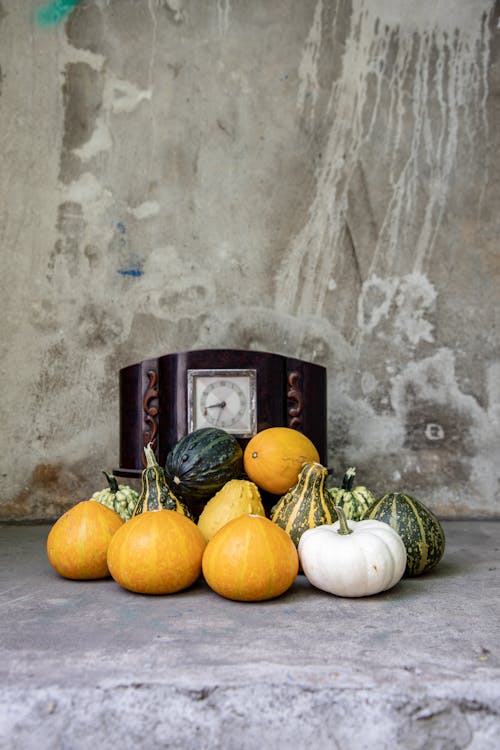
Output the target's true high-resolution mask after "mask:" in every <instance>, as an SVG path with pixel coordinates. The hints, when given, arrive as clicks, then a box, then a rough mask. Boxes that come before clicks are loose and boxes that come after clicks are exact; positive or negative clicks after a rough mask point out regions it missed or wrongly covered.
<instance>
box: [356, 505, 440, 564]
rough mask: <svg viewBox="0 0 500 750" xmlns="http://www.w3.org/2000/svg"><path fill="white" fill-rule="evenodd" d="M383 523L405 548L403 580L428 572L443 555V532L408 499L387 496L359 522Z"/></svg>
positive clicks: (421, 507) (422, 507) (432, 517)
mask: <svg viewBox="0 0 500 750" xmlns="http://www.w3.org/2000/svg"><path fill="white" fill-rule="evenodd" d="M367 518H373V519H376V520H377V521H384V522H385V523H388V524H389V526H392V528H393V529H394V530H395V531H397V532H398V534H399V536H400V537H401V538H402V540H403V542H404V545H405V547H406V555H407V561H406V570H405V576H419V575H421V574H422V573H426V572H427V571H428V570H431V568H433V567H434V566H435V565H437V564H438V562H439V561H440V560H441V558H442V556H443V555H444V548H445V536H444V531H443V528H442V526H441V524H440V523H439V521H438V519H437V518H436V516H435V515H434V513H433V512H432V511H431V510H430V509H429V508H428V507H427V506H426V505H424V503H422V502H421V501H420V500H415V499H414V498H412V497H410V496H409V495H404V494H401V493H397V492H389V493H387V494H386V495H384V496H383V497H381V498H380V499H379V500H376V501H375V503H374V504H373V505H372V506H371V507H370V508H368V510H367V511H365V513H364V514H363V520H365V519H367Z"/></svg>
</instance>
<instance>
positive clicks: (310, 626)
mask: <svg viewBox="0 0 500 750" xmlns="http://www.w3.org/2000/svg"><path fill="white" fill-rule="evenodd" d="M443 525H444V529H445V533H446V536H447V550H446V554H445V557H444V558H443V560H442V561H441V562H440V563H439V565H438V566H437V567H436V568H435V569H434V571H432V572H430V573H429V574H427V575H425V576H422V577H420V578H413V579H403V580H402V581H401V582H400V583H399V584H398V585H397V586H396V587H395V588H394V589H392V590H390V591H388V592H385V593H383V594H379V595H377V596H374V597H368V598H364V599H340V598H337V597H334V596H331V595H329V594H325V593H323V592H321V591H319V590H317V589H313V588H312V587H311V586H310V585H309V584H308V583H307V581H306V580H305V578H304V577H303V576H298V577H297V579H296V582H295V583H294V584H293V586H292V588H291V589H290V590H289V591H288V592H287V593H286V594H284V595H283V596H282V597H280V598H278V599H276V600H274V601H269V602H262V603H239V602H232V601H229V600H226V599H222V598H221V597H219V596H218V595H217V594H215V593H214V592H213V591H211V590H210V589H209V588H208V587H207V585H206V584H205V583H204V581H203V580H201V581H199V582H198V583H197V584H196V585H195V586H193V587H192V588H191V589H189V590H188V591H185V592H182V593H180V594H176V595H172V596H159V597H147V596H140V595H136V594H131V593H129V592H127V591H125V590H123V589H121V588H120V587H119V586H118V584H116V583H114V582H113V581H112V580H105V581H94V582H75V581H68V580H64V579H62V578H60V577H59V576H58V575H57V574H56V573H55V572H54V571H53V570H52V569H51V568H50V566H49V563H48V561H47V559H46V554H45V540H46V537H47V533H48V527H46V526H45V527H44V526H28V527H27V526H5V525H4V526H0V591H1V593H0V601H1V603H2V618H1V620H0V747H2V750H17V749H18V748H23V750H53V748H71V750H87V748H95V747H105V746H108V744H109V742H110V740H111V741H112V742H113V744H114V745H116V746H117V747H121V748H124V749H125V750H126V749H128V748H135V747H140V748H144V749H145V750H149V749H150V748H151V749H153V748H154V749H155V750H156V749H157V748H182V750H184V749H185V748H193V747H196V748H200V750H205V749H207V748H224V750H233V749H234V750H236V749H238V750H253V749H254V748H262V747H266V748H267V747H269V748H271V747H272V748H278V750H281V749H283V750H285V748H286V749H288V748H290V747H294V748H300V749H302V748H309V747H328V748H346V749H347V750H350V749H351V748H352V750H370V749H371V748H377V750H393V748H404V749H405V750H451V749H452V748H453V750H465V749H466V748H467V750H498V737H499V736H500V658H499V656H500V655H499V645H498V622H499V618H500V600H499V597H498V582H499V577H498V559H499V558H498V553H499V542H498V538H499V534H500V523H498V522H493V521H474V522H473V521H469V522H466V521H449V522H445V523H444V524H443Z"/></svg>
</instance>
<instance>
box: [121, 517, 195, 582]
mask: <svg viewBox="0 0 500 750" xmlns="http://www.w3.org/2000/svg"><path fill="white" fill-rule="evenodd" d="M204 549H205V539H204V538H203V535H202V533H201V532H200V530H199V529H198V527H197V526H196V524H195V523H194V521H191V519H190V518H188V517H187V516H183V515H182V514H181V513H178V512H177V511H176V510H148V511H144V512H143V513H141V514H139V515H138V516H134V517H133V518H131V519H130V521H127V523H126V524H124V526H122V528H121V529H119V531H117V533H116V534H115V536H114V537H113V539H112V540H111V543H110V545H109V549H108V566H109V570H110V572H111V575H112V576H113V578H114V579H115V581H116V582H117V583H119V584H120V586H123V588H125V589H128V590H129V591H134V592H136V593H138V594H173V593H175V592H176V591H182V590H183V589H186V588H188V586H191V584H193V583H194V582H195V581H196V579H197V578H198V577H199V576H200V574H201V558H202V555H203V550H204Z"/></svg>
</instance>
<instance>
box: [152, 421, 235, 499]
mask: <svg viewBox="0 0 500 750" xmlns="http://www.w3.org/2000/svg"><path fill="white" fill-rule="evenodd" d="M242 469H243V451H242V448H241V445H240V444H239V442H238V441H237V440H236V438H235V437H234V435H231V434H230V433H228V432H226V431H225V430H221V429H219V428H218V427H201V428H200V429H199V430H193V432H190V433H188V434H187V435H185V436H184V437H182V438H181V439H180V440H179V442H178V443H177V444H176V445H174V447H173V448H172V450H171V451H170V452H169V454H168V455H167V461H166V464H165V475H166V478H167V482H168V483H169V485H170V487H171V488H172V490H173V491H174V492H175V494H176V495H178V496H179V497H180V498H181V499H182V500H184V501H185V502H186V503H187V504H188V505H189V507H190V508H192V509H193V510H194V512H196V513H201V511H202V510H203V506H204V504H205V502H206V501H207V500H209V499H210V498H212V497H213V496H214V495H215V494H216V493H217V492H218V491H219V490H220V489H221V488H222V487H223V486H224V485H225V484H226V482H229V480H230V479H237V478H238V477H239V476H240V475H241V472H242Z"/></svg>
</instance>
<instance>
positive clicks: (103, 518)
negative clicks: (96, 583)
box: [47, 427, 445, 601]
mask: <svg viewBox="0 0 500 750" xmlns="http://www.w3.org/2000/svg"><path fill="white" fill-rule="evenodd" d="M145 459H146V466H145V468H144V470H143V472H142V481H141V491H140V493H136V492H135V491H134V490H133V489H131V488H130V487H127V486H125V485H118V482H117V481H116V478H115V477H113V476H112V475H109V474H106V477H107V479H108V483H109V487H108V488H106V489H105V490H101V491H99V492H96V493H94V495H92V497H91V498H90V500H85V501H82V502H80V503H77V504H76V505H75V506H73V507H72V508H70V510H68V511H67V512H66V513H65V514H63V515H62V516H61V517H60V518H59V519H58V520H57V521H56V523H55V524H54V525H53V526H52V528H51V530H50V532H49V535H48V538H47V555H48V558H49V561H50V563H51V565H52V566H53V568H54V569H55V570H56V571H57V572H58V573H59V574H60V575H62V576H63V577H66V578H72V579H94V578H103V577H106V576H109V575H111V576H112V577H113V579H114V580H115V581H116V582H117V583H118V584H120V585H121V586H122V587H123V588H125V589H128V590H130V591H134V592H138V593H146V594H170V593H175V592H177V591H181V590H183V589H186V588H188V587H189V586H191V585H192V584H193V583H194V582H195V581H196V580H197V579H198V578H199V577H200V576H201V575H203V577H204V579H205V581H206V582H207V584H208V585H209V587H210V588H211V589H213V590H214V591H215V592H217V593H218V594H220V595H221V596H224V597H226V598H229V599H235V600H242V601H262V600H265V599H271V598H274V597H277V596H279V595H280V594H282V593H284V592H285V591H287V590H288V589H289V588H290V586H291V585H292V583H293V581H294V580H295V578H296V576H297V573H298V572H299V569H300V570H301V571H302V572H303V573H304V574H305V576H306V578H307V579H308V580H309V582H310V583H311V584H312V585H313V586H314V587H317V588H319V589H322V590H324V591H328V592H331V593H332V594H335V595H337V596H346V597H362V596H367V595H371V594H376V593H378V592H381V591H385V590H387V589H389V588H391V587H393V586H395V585H396V584H397V583H398V582H399V581H400V580H401V578H402V577H403V576H418V575H421V574H422V573H425V572H427V571H429V570H431V569H432V568H433V567H434V566H435V565H437V563H438V562H439V561H440V560H441V558H442V556H443V554H444V547H445V537H444V532H443V529H442V526H441V524H440V522H439V521H438V519H437V518H436V516H435V515H434V514H433V513H432V511H431V510H430V509H429V508H428V507H427V506H426V505H424V504H423V503H421V502H420V501H418V500H416V499H414V498H411V497H409V496H408V495H405V494H402V493H388V494H386V495H384V496H383V497H381V498H380V499H378V500H377V499H375V497H374V496H373V494H372V493H371V492H370V491H369V490H368V489H367V488H366V487H363V486H353V485H354V479H355V474H356V472H355V469H354V468H349V469H348V470H347V471H346V473H345V475H344V478H343V481H342V485H341V486H340V487H335V488H328V487H327V476H328V470H327V469H326V468H325V467H324V466H322V465H321V464H320V462H319V455H318V452H317V450H316V448H315V446H314V445H313V443H312V442H311V441H310V440H309V439H308V438H307V437H306V436H305V435H303V434H302V433H300V432H298V431H297V430H292V429H290V428H286V427H275V428H269V429H266V430H262V431H261V432H259V433H257V435H255V436H254V437H253V438H252V439H251V440H250V441H249V442H248V444H247V445H246V447H245V449H244V451H243V449H242V448H241V446H240V444H239V443H238V441H237V440H236V439H235V438H234V437H233V436H232V435H230V434H229V433H227V432H225V431H224V430H220V429H218V428H203V429H200V430H195V431H194V432H192V433H190V434H188V435H186V436H185V437H184V438H182V439H181V440H180V441H179V442H178V443H177V445H175V446H174V447H173V448H172V450H171V451H170V452H169V454H168V456H167V460H166V464H165V467H162V466H160V465H159V463H158V461H157V458H156V456H155V453H154V450H153V447H152V446H151V445H147V446H146V447H145ZM105 473H106V472H105ZM263 492H266V493H271V494H272V495H273V496H276V498H277V502H276V503H275V505H274V506H273V507H272V509H271V511H270V514H269V518H268V517H267V516H266V512H265V509H264V505H263V502H262V496H261V493H263Z"/></svg>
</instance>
